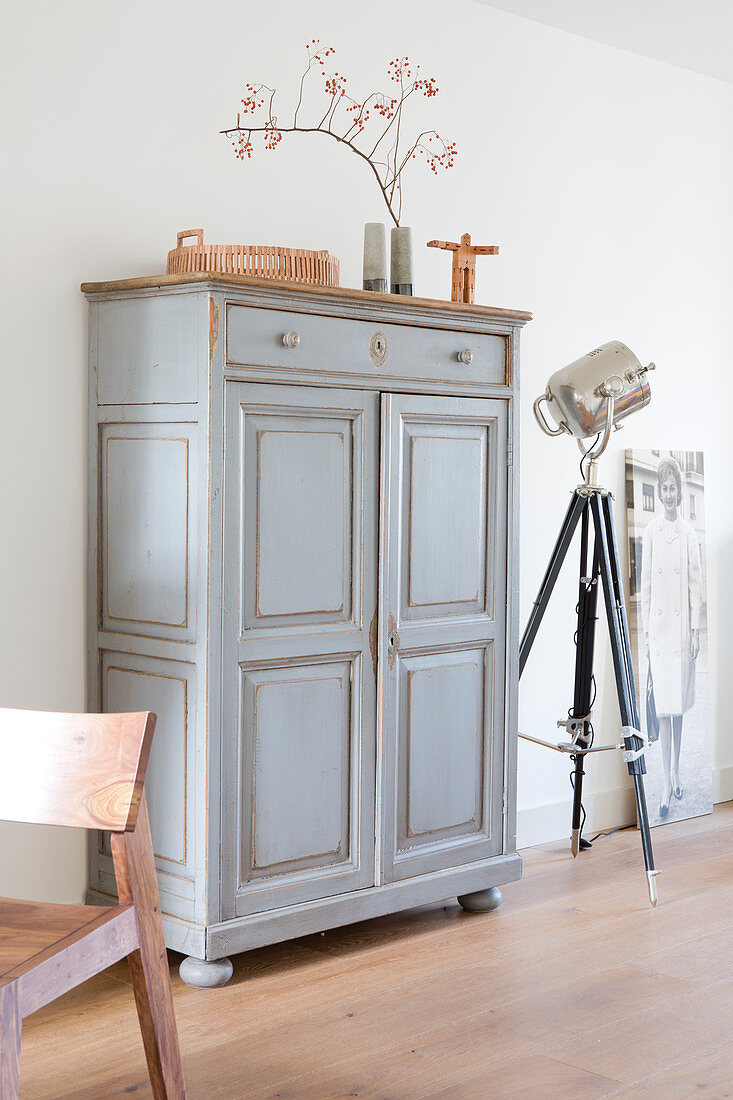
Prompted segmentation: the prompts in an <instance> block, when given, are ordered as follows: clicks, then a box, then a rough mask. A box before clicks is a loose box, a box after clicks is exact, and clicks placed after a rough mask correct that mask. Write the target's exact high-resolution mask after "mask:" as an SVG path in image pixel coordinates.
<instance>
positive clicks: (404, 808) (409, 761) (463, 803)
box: [397, 649, 491, 850]
mask: <svg viewBox="0 0 733 1100" xmlns="http://www.w3.org/2000/svg"><path fill="white" fill-rule="evenodd" d="M484 664H485V651H484V650H481V649H473V650H468V651H463V652H461V651H459V652H449V653H430V654H420V655H416V656H413V657H405V658H404V659H403V660H401V661H400V669H399V677H400V684H399V692H400V699H399V705H400V710H401V712H402V713H401V714H400V724H399V728H400V745H399V758H400V766H399V769H398V773H399V776H400V784H401V786H400V791H399V809H398V838H397V843H398V847H399V849H400V850H406V849H409V848H412V847H414V846H415V845H416V844H418V845H419V844H422V843H424V842H425V841H426V840H435V839H437V838H438V837H439V836H445V837H447V836H451V835H454V834H456V833H458V834H461V835H465V834H466V833H470V832H477V831H478V829H480V827H481V822H482V820H483V810H484V805H483V783H482V776H483V756H484V744H485V743H486V742H488V743H489V744H490V742H491V737H490V733H489V736H488V737H487V736H486V731H485V730H484V722H485V713H484V681H485V668H484Z"/></svg>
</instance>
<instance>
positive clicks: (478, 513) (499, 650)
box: [380, 395, 508, 882]
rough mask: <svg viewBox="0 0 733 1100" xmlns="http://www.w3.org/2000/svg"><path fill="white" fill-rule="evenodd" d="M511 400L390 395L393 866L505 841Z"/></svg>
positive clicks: (386, 437) (385, 762)
mask: <svg viewBox="0 0 733 1100" xmlns="http://www.w3.org/2000/svg"><path fill="white" fill-rule="evenodd" d="M507 427H508V403H507V402H506V401H504V400H498V399H497V400H493V399H492V400H483V399H481V400H478V399H476V400H474V399H470V400H469V399H462V398H452V397H409V396H395V395H384V396H383V397H382V489H381V492H382V502H381V506H382V514H381V531H382V535H381V538H382V545H381V557H382V562H383V578H382V591H381V593H380V642H381V656H380V661H381V670H382V685H383V750H382V766H381V790H382V796H381V802H382V807H383V824H382V853H383V854H382V868H381V872H382V874H381V880H382V881H384V882H390V881H394V880H398V879H404V878H409V877H412V876H414V875H420V874H424V873H427V872H431V871H437V870H441V869H443V868H448V867H455V866H460V865H462V864H465V863H469V862H473V861H475V860H480V859H483V858H485V857H488V856H492V855H496V854H498V853H499V852H501V850H502V802H503V769H504V699H505V661H506V639H505V632H506V530H507Z"/></svg>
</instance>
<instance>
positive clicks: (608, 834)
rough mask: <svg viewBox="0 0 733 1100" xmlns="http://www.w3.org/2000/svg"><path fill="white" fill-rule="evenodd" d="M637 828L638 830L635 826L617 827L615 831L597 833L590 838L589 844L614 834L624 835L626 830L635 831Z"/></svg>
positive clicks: (605, 830) (604, 830)
mask: <svg viewBox="0 0 733 1100" xmlns="http://www.w3.org/2000/svg"><path fill="white" fill-rule="evenodd" d="M635 828H636V826H635V825H617V826H616V828H615V829H603V830H602V831H601V832H600V833H596V835H595V836H592V837H591V838H590V840H589V841H588V843H589V844H592V843H593V841H594V840H598V838H599V837H601V836H611V835H612V834H613V833H622V832H623V831H624V829H635Z"/></svg>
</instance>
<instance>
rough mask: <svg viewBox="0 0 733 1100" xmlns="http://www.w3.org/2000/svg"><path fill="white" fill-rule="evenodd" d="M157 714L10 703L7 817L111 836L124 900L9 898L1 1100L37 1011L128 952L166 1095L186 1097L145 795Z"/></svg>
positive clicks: (2, 960) (155, 1081)
mask: <svg viewBox="0 0 733 1100" xmlns="http://www.w3.org/2000/svg"><path fill="white" fill-rule="evenodd" d="M154 728H155V715H154V714H148V713H141V714H48V713H40V712H35V711H22V710H2V709H0V819H3V820H9V821H28V822H35V823H37V824H43V825H74V826H77V827H79V828H84V829H104V830H109V831H110V832H111V834H112V835H111V838H110V839H111V846H112V856H113V859H114V868H115V877H116V879H117V890H118V895H119V900H120V904H119V905H115V906H111V907H101V906H87V905H54V904H44V903H36V902H27V901H12V900H5V899H2V900H0V1100H15V1098H16V1097H17V1096H18V1090H19V1071H20V1037H21V1026H22V1021H23V1019H24V1018H25V1017H26V1016H28V1015H29V1014H30V1013H31V1012H35V1011H36V1009H38V1008H41V1007H42V1006H43V1005H45V1004H48V1003H49V1002H50V1001H53V1000H55V999H56V997H59V996H61V994H62V993H66V992H67V991H68V990H69V989H73V988H74V987H75V986H77V985H79V984H80V983H81V982H84V981H86V980H87V978H91V977H92V976H93V975H94V974H98V973H99V972H100V971H101V970H104V969H105V967H107V966H111V964H112V963H115V962H118V961H119V960H120V959H123V958H124V957H125V956H127V957H128V961H129V964H130V973H131V975H132V987H133V991H134V994H135V1003H136V1005H137V1013H138V1017H139V1020H140V1029H141V1031H142V1037H143V1044H144V1047H145V1057H146V1059H147V1063H148V1072H149V1074H150V1081H151V1084H152V1087H153V1096H154V1097H155V1098H156V1100H163V1098H166V1100H180V1098H182V1097H185V1095H186V1088H185V1084H184V1081H183V1069H182V1067H181V1055H180V1051H179V1048H178V1033H177V1031H176V1022H175V1017H174V1014H173V997H172V995H171V984H170V973H169V970H168V958H167V955H166V950H165V942H164V940H163V926H162V924H161V918H160V899H159V897H158V883H157V881H156V877H155V865H154V862H153V848H152V844H151V840H150V824H149V821H148V811H147V806H146V804H145V795H144V793H143V781H144V779H145V769H146V767H147V763H148V756H149V755H150V744H151V741H152V737H153V729H154Z"/></svg>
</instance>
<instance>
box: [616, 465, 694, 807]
mask: <svg viewBox="0 0 733 1100" xmlns="http://www.w3.org/2000/svg"><path fill="white" fill-rule="evenodd" d="M704 502H705V482H704V465H703V456H702V452H700V451H646V450H636V449H634V450H627V452H626V507H627V517H628V534H629V629H630V633H631V646H632V651H633V656H634V672H635V675H636V687H637V694H638V699H639V711H640V714H641V720H642V724H643V725H644V726H645V729H646V732H647V735H648V737H649V741H650V746H649V748H648V750H647V753H646V763H647V772H648V778H647V780H646V794H647V803H648V806H649V819H650V823H651V824H652V825H663V824H664V823H665V822H668V821H680V820H682V819H683V818H688V817H698V816H699V815H700V814H706V813H711V812H712V809H713V787H712V770H711V763H710V761H711V744H710V699H709V692H708V661H707V654H708V647H707V600H706V586H705V509H704Z"/></svg>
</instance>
